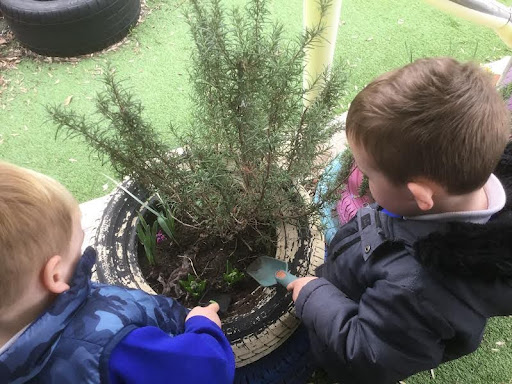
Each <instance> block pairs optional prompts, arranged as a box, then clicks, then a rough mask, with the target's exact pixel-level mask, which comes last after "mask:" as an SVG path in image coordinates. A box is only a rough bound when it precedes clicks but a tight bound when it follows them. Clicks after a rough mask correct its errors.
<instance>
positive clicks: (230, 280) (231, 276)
mask: <svg viewBox="0 0 512 384" xmlns="http://www.w3.org/2000/svg"><path fill="white" fill-rule="evenodd" d="M244 277H245V274H244V273H243V272H240V271H239V270H238V269H237V268H233V266H232V265H231V263H230V262H229V260H228V261H227V262H226V273H224V274H223V278H224V281H225V282H226V283H227V284H228V286H229V287H231V286H232V285H234V284H236V283H238V282H239V281H241V280H243V278H244Z"/></svg>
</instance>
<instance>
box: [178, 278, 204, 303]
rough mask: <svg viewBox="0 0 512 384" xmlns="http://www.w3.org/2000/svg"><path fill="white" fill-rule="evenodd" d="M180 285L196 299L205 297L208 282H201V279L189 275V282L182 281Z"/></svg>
mask: <svg viewBox="0 0 512 384" xmlns="http://www.w3.org/2000/svg"><path fill="white" fill-rule="evenodd" d="M180 285H181V286H182V287H183V289H184V290H185V291H187V292H188V293H189V294H190V295H192V296H193V297H195V298H199V297H201V296H202V295H203V293H204V290H205V289H206V280H201V279H200V278H199V277H197V276H194V275H191V274H190V273H189V274H188V278H187V280H180Z"/></svg>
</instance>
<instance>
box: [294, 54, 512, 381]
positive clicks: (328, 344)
mask: <svg viewBox="0 0 512 384" xmlns="http://www.w3.org/2000/svg"><path fill="white" fill-rule="evenodd" d="M509 136H510V130H509V113H508V111H507V109H506V107H505V104H504V102H503V101H502V100H501V98H500V97H499V95H498V94H497V92H496V90H495V89H494V87H493V85H492V84H491V80H490V78H489V76H488V75H487V74H486V73H484V72H483V71H482V70H481V69H480V68H478V67H477V66H475V65H473V64H461V63H458V62H457V61H455V60H453V59H449V58H437V59H422V60H418V61H416V62H414V63H412V64H410V65H407V66H405V67H403V68H400V69H398V70H395V71H392V72H390V73H387V74H385V75H383V76H381V77H379V78H377V79H376V80H374V81H373V82H372V83H371V84H369V85H368V86H367V87H366V88H365V89H364V90H363V91H362V92H361V93H359V94H358V95H357V96H356V98H355V99H354V101H353V103H352V104H351V106H350V109H349V112H348V116H347V138H348V141H349V145H350V147H351V148H352V151H353V154H354V159H355V161H356V163H357V166H358V167H359V168H360V169H361V171H362V172H364V173H365V174H366V175H367V176H368V179H369V187H370V191H371V194H372V197H373V198H374V200H375V202H376V204H375V205H372V206H370V207H365V208H362V209H360V210H359V211H358V213H357V216H356V217H355V218H354V219H353V220H352V221H350V222H349V223H347V224H346V225H345V226H343V227H341V228H340V230H339V231H338V233H337V234H336V236H335V237H334V239H333V240H332V242H331V244H330V245H329V249H328V255H327V260H326V263H325V265H324V266H323V267H322V268H321V269H320V270H319V272H318V275H319V276H320V278H314V277H305V278H302V279H298V280H296V281H295V282H293V283H291V284H290V285H289V287H288V289H290V290H293V298H294V300H295V301H296V306H297V314H298V315H299V316H300V317H301V318H302V320H303V322H304V324H305V325H306V327H308V328H309V330H310V339H311V344H312V349H313V352H314V354H315V356H316V358H317V359H318V361H319V363H320V364H321V365H322V366H323V367H324V368H325V369H326V370H327V371H328V372H329V373H330V375H331V376H332V377H333V378H335V379H337V380H340V382H342V383H344V384H347V383H394V382H396V381H398V380H401V379H404V378H406V377H408V376H410V375H412V374H414V373H416V372H419V371H422V370H427V369H430V368H434V367H436V366H438V365H439V364H441V363H442V362H445V361H448V360H452V359H456V358H459V357H461V356H463V355H466V354H469V353H471V352H473V351H474V350H475V349H476V348H477V347H478V345H479V344H480V342H481V340H482V335H483V331H484V328H485V324H486V321H487V319H488V318H489V317H492V316H501V315H509V314H512V218H511V217H512V215H511V212H510V201H509V202H508V204H507V201H506V191H505V189H504V187H503V185H505V186H506V187H507V189H508V191H507V192H508V193H510V192H511V191H512V189H511V187H512V183H511V180H512V161H511V152H512V146H511V145H510V144H508V145H507V141H508V139H509ZM506 146H507V147H506ZM505 147H506V151H505V155H504V156H503V157H502V159H501V162H500V157H501V156H502V154H503V152H504V149H505ZM499 162H500V163H499ZM498 163H499V164H498ZM497 165H498V168H496V166H497ZM495 168H496V171H495V172H496V173H497V176H498V177H499V178H500V179H501V182H500V180H499V179H498V177H496V176H495V175H494V174H493V173H492V172H493V171H494V170H495Z"/></svg>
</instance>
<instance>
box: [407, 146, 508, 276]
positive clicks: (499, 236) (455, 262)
mask: <svg viewBox="0 0 512 384" xmlns="http://www.w3.org/2000/svg"><path fill="white" fill-rule="evenodd" d="M495 174H496V176H497V177H498V178H499V179H500V181H501V183H502V184H503V186H504V188H505V191H506V195H507V202H506V205H505V207H504V208H503V210H502V211H501V212H499V213H498V214H497V215H496V216H495V217H494V218H493V219H491V221H489V222H488V223H486V224H484V225H481V224H471V223H460V222H454V223H447V224H446V226H445V227H443V228H442V231H440V232H434V233H431V234H429V235H428V236H426V237H424V238H421V239H420V240H418V241H417V242H416V243H415V244H414V249H415V252H416V255H417V256H418V257H419V258H420V260H421V262H422V263H423V264H424V265H426V266H428V267H430V268H435V269H440V270H442V271H444V272H447V273H449V274H454V275H458V276H465V277H473V278H476V279H481V280H486V281H489V280H494V279H495V278H505V279H512V142H511V143H509V144H508V145H507V147H506V149H505V152H504V154H503V156H502V158H501V161H500V163H499V164H498V166H497V168H496V170H495Z"/></svg>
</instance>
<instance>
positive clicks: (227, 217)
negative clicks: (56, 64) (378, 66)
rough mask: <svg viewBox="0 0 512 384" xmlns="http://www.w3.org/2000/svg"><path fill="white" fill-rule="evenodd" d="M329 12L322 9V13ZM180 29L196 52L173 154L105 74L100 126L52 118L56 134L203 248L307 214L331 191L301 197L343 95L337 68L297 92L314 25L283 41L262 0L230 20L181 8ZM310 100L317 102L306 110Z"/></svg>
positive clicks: (193, 3)
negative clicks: (126, 179)
mask: <svg viewBox="0 0 512 384" xmlns="http://www.w3.org/2000/svg"><path fill="white" fill-rule="evenodd" d="M329 3H330V0H321V1H320V2H319V4H320V6H321V9H322V10H323V12H324V13H325V11H326V9H327V7H328V5H329ZM186 18H187V21H188V24H189V26H190V31H191V35H192V38H193V40H194V43H195V49H194V51H193V53H192V62H193V65H192V67H191V70H190V81H191V83H192V87H193V95H192V100H193V108H194V111H193V120H192V121H191V124H190V128H189V129H187V130H183V129H180V130H178V129H176V127H174V126H173V125H172V124H171V125H170V126H169V133H170V134H171V135H172V136H173V139H174V142H177V143H179V146H180V148H182V150H181V151H171V147H170V145H169V144H168V143H167V142H166V141H165V140H163V138H162V137H161V136H160V135H158V134H157V130H156V129H155V128H154V127H153V126H152V124H151V123H149V122H148V121H146V120H145V119H144V118H143V117H142V116H143V114H142V112H143V107H142V105H141V103H140V102H139V101H138V100H137V99H136V98H135V97H134V95H133V94H132V93H131V92H130V91H128V90H127V88H126V87H125V86H124V85H123V84H122V83H121V82H120V81H118V80H117V79H116V78H115V76H114V71H113V70H111V69H109V70H107V71H105V77H104V83H105V90H104V91H103V92H101V93H100V94H98V95H97V97H96V109H97V112H98V114H99V117H98V118H97V119H95V120H92V119H91V118H89V117H87V116H85V115H78V114H76V113H74V112H73V111H70V110H69V109H67V108H63V107H62V106H56V107H51V108H49V111H50V113H51V115H52V117H53V120H54V122H55V123H56V124H57V126H58V132H59V131H64V132H67V134H68V136H80V137H82V138H83V139H85V141H86V142H87V143H88V144H89V145H90V146H91V147H92V148H93V149H94V150H95V151H96V152H97V154H98V155H99V157H100V158H101V159H102V160H103V161H104V162H107V161H109V162H110V163H111V164H112V167H113V168H114V169H115V170H116V171H117V172H118V173H119V174H120V175H123V176H124V175H128V176H130V177H131V178H133V179H135V180H136V181H137V182H138V183H140V184H141V185H143V186H144V187H146V188H147V189H149V190H151V191H155V192H158V193H160V194H161V195H162V196H163V197H164V198H165V199H166V200H167V201H172V202H173V204H174V205H173V213H172V215H171V216H170V217H172V218H173V219H174V220H179V221H180V223H182V224H183V225H186V226H190V227H194V228H196V229H199V230H201V232H203V233H205V235H207V236H218V237H221V238H224V239H231V238H234V237H235V236H238V235H239V234H240V233H243V232H245V231H246V229H247V228H248V227H252V228H261V225H262V224H263V225H269V226H273V225H274V224H275V223H276V222H277V221H281V220H284V221H295V220H297V219H300V218H303V217H306V216H309V215H311V214H313V213H316V212H317V210H318V208H319V205H321V204H324V203H325V202H327V201H329V197H331V196H334V195H335V191H336V190H337V186H335V185H333V186H332V187H331V188H328V190H327V191H325V193H324V196H323V198H322V199H319V201H320V203H310V202H309V201H306V200H305V199H303V198H302V197H301V195H300V194H299V192H298V187H299V186H300V185H301V184H303V183H304V184H306V183H307V182H308V181H309V180H310V179H311V175H313V174H317V173H319V172H320V171H322V170H323V169H324V168H325V163H324V164H322V163H319V162H318V161H317V159H318V158H319V157H320V156H321V155H322V154H324V153H325V152H326V151H327V150H328V148H327V145H326V144H327V143H328V141H329V139H330V137H331V136H332V134H333V133H334V131H335V130H336V129H337V128H338V127H336V126H334V125H332V124H328V123H329V122H330V121H331V120H332V117H333V115H334V113H335V108H336V107H337V106H338V103H339V98H340V94H341V91H342V89H343V87H344V84H345V78H344V76H343V75H342V73H341V72H340V71H339V70H338V69H336V68H334V69H332V70H331V71H330V73H327V72H324V73H323V74H322V75H321V76H319V77H318V78H316V79H312V80H311V82H310V84H309V86H308V87H306V89H303V67H304V64H303V61H304V57H305V53H304V51H305V49H307V48H310V47H313V46H315V45H319V44H322V40H321V37H320V35H321V33H322V32H323V31H324V28H325V27H324V25H323V21H322V20H321V21H320V22H319V24H318V25H317V26H315V27H313V28H311V29H307V30H306V31H304V33H303V34H302V35H301V36H299V37H298V38H297V39H295V40H289V39H287V38H285V35H284V32H283V26H282V25H281V24H279V23H272V22H271V21H270V20H269V15H268V10H267V1H266V0H250V1H249V3H248V5H247V7H246V8H245V10H241V9H239V8H234V9H232V10H231V11H229V12H228V11H226V10H225V9H224V8H223V7H222V6H221V3H220V0H201V1H199V0H190V2H189V7H188V10H187V12H186ZM312 88H315V89H318V90H320V92H319V96H318V97H317V98H316V99H315V100H314V101H313V102H312V103H311V104H310V105H309V106H308V107H306V108H305V107H304V106H303V105H304V99H305V95H306V94H308V92H309V91H310V90H311V89H312ZM183 131H186V132H185V133H182V132H183ZM158 221H159V223H160V225H162V223H161V221H162V220H158ZM167 224H169V223H167ZM163 229H164V230H165V228H164V227H163ZM169 229H171V228H170V227H169Z"/></svg>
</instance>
